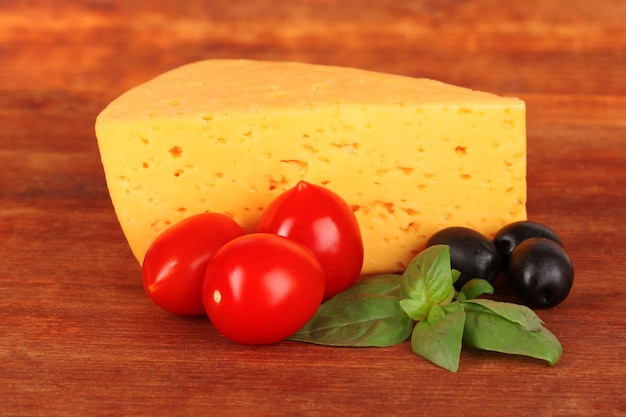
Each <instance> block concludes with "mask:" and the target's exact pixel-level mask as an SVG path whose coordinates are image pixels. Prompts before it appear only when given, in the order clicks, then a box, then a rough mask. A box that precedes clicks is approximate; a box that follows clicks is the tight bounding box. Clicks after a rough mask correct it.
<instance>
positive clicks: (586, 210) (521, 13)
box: [0, 0, 626, 417]
mask: <svg viewBox="0 0 626 417" xmlns="http://www.w3.org/2000/svg"><path fill="white" fill-rule="evenodd" d="M624 22H626V2H620V1H612V0H594V1H589V0H569V1H558V0H530V1H523V2H522V1H520V2H506V1H500V0H421V1H399V0H395V1H391V0H390V1H379V2H375V1H371V2H369V1H368V2H363V1H357V0H348V1H343V2H342V1H338V0H294V1H285V2H280V1H276V0H242V1H232V2H231V1H226V0H217V1H211V0H209V1H201V0H182V1H164V0H160V1H139V0H84V1H78V0H74V1H69V0H64V1H61V0H47V1H46V0H30V1H28V0H12V1H2V2H0V242H1V246H0V416H2V417H5V416H7V417H8V416H72V415H76V416H124V415H128V416H131V415H132V416H142V415H146V416H148V415H155V416H156V415H159V416H178V415H180V416H183V415H186V416H200V415H215V416H236V415H244V416H257V415H258V416H268V415H275V416H279V415H289V416H299V415H309V416H333V415H352V416H354V415H375V416H385V415H394V416H402V415H428V416H436V415H467V416H474V415H480V416H514V415H535V416H548V415H549V416H593V415H602V416H626V399H625V398H626V375H625V372H626V313H625V311H626V301H625V300H626V290H625V286H626V254H625V253H624V250H625V249H624V228H625V226H626V224H625V218H626V209H625V204H626V195H625V192H624V186H625V185H626V170H625V168H624V160H625V158H626V150H625V149H626V24H625V23H624ZM217 57H219V58H224V57H232V58H240V57H244V58H256V59H272V60H297V61H306V62H315V63H327V64H337V65H349V66H356V67H361V68H366V69H372V70H379V71H385V72H390V73H397V74H405V75H411V76H420V77H432V78H436V79H439V80H442V81H446V82H449V83H453V84H458V85H462V86H466V87H471V88H476V89H483V90H487V91H492V92H495V93H500V94H510V95H516V96H519V97H521V98H523V99H524V100H526V102H527V105H528V164H529V173H528V182H529V203H528V209H529V214H530V218H531V219H533V220H536V221H541V222H545V223H547V224H549V225H550V226H552V227H553V228H554V229H556V230H557V231H558V232H559V233H560V234H561V236H562V238H563V240H564V242H565V246H566V248H567V250H568V251H569V253H570V255H571V256H572V258H573V261H574V264H575V268H576V281H575V285H574V288H573V290H572V292H571V294H570V297H569V298H568V299H567V300H566V301H565V302H564V303H563V304H561V305H560V306H558V307H556V308H554V309H551V310H545V311H540V312H539V315H540V317H541V318H542V319H544V321H545V322H546V326H547V327H548V328H549V329H550V330H552V331H553V332H554V333H555V334H556V335H557V337H558V338H559V339H560V341H561V343H562V344H563V348H564V353H563V357H562V359H561V361H560V362H559V363H558V364H557V365H556V366H554V367H548V366H546V365H544V364H543V363H542V362H537V361H535V360H531V359H527V358H523V357H513V356H507V355H499V354H493V353H486V352H480V351H475V350H469V349H467V350H464V351H463V354H462V357H461V368H460V371H459V372H458V373H457V374H453V373H448V372H446V371H443V370H441V369H439V368H437V367H435V366H433V365H431V364H430V363H428V362H426V361H425V360H423V359H420V358H418V357H416V356H415V355H413V354H412V353H411V351H410V347H409V345H408V344H406V343H405V344H401V345H398V346H395V347H391V348H384V349H339V348H325V347H316V346H309V345H305V344H297V343H290V342H284V343H280V344H277V345H274V346H266V347H246V346H240V345H236V344H234V343H231V342H229V341H227V340H226V339H224V338H223V337H221V336H220V335H219V334H217V333H216V331H215V330H214V329H213V327H212V326H211V325H210V323H209V322H208V320H206V319H203V318H196V319H184V318H178V317H174V316H171V315H168V314H166V313H164V312H162V311H160V310H159V309H157V308H156V307H155V306H154V305H153V304H151V302H150V301H149V299H148V298H147V296H146V295H145V294H144V292H143V289H142V286H141V282H140V269H139V266H138V265H137V263H136V262H135V260H134V259H133V257H132V256H131V254H130V251H129V249H128V247H127V245H126V242H125V240H124V237H123V235H122V233H121V231H120V229H119V226H118V223H117V220H116V218H115V215H114V213H113V210H112V207H111V204H110V201H109V199H108V194H107V190H106V185H105V182H104V177H103V173H102V167H101V165H100V161H99V155H98V149H97V146H96V140H95V137H94V132H93V124H94V120H95V117H96V115H97V114H98V113H99V112H100V110H102V109H103V108H104V106H105V105H106V104H107V103H108V102H109V101H110V100H112V99H114V98H115V97H116V96H118V95H119V94H121V93H122V92H123V91H125V90H126V89H128V88H130V87H132V86H134V85H135V84H138V83H140V82H143V81H145V80H147V79H149V78H151V77H153V76H155V75H157V74H158V73H160V72H162V71H165V70H168V69H171V68H173V67H175V66H178V65H181V64H184V63H187V62H190V61H194V60H198V59H204V58H217ZM502 290H503V291H504V294H506V288H503V289H502Z"/></svg>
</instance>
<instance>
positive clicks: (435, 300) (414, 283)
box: [400, 245, 455, 321]
mask: <svg viewBox="0 0 626 417" xmlns="http://www.w3.org/2000/svg"><path fill="white" fill-rule="evenodd" d="M400 285H401V287H402V292H403V294H404V297H405V298H408V299H411V300H414V301H413V302H412V303H411V314H412V315H411V317H412V318H413V319H414V320H418V321H421V320H425V319H426V318H427V317H428V313H429V312H430V309H431V307H432V306H434V305H436V304H441V305H444V304H447V303H448V302H450V301H452V299H453V298H454V295H455V291H454V285H453V284H452V270H451V268H450V247H449V246H447V245H434V246H431V247H429V248H426V249H425V250H423V251H422V252H420V253H419V254H418V255H417V256H415V258H413V260H412V261H411V262H410V263H409V266H408V267H407V269H406V270H405V271H404V273H403V274H402V279H401V280H400Z"/></svg>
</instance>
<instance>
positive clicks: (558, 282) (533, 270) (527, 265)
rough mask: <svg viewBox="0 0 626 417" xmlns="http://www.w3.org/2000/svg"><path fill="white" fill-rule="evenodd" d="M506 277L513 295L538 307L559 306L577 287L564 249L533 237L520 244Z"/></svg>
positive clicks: (569, 260) (515, 250)
mask: <svg viewBox="0 0 626 417" xmlns="http://www.w3.org/2000/svg"><path fill="white" fill-rule="evenodd" d="M507 275H508V277H509V283H510V285H511V288H512V289H513V292H515V294H516V295H517V296H518V297H519V298H520V300H521V301H522V302H523V303H524V304H526V305H527V306H528V307H535V308H548V307H554V306H556V305H557V304H560V303H561V302H562V301H563V300H565V298H567V295H568V294H569V292H570V290H571V288H572V285H573V284H574V267H573V265H572V261H571V259H570V258H569V256H568V255H567V253H566V252H565V249H563V247H562V246H561V245H559V244H558V243H557V242H555V241H553V240H550V239H546V238H530V239H526V240H524V241H523V242H522V243H520V244H519V245H517V247H516V248H515V249H514V250H513V252H512V253H511V258H510V260H509V265H508V267H507Z"/></svg>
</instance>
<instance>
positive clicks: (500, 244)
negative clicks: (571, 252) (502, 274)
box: [493, 220, 563, 269]
mask: <svg viewBox="0 0 626 417" xmlns="http://www.w3.org/2000/svg"><path fill="white" fill-rule="evenodd" d="M531 237H543V238H546V239H550V240H553V241H555V242H556V243H558V244H559V245H561V246H563V243H562V242H561V238H560V237H559V236H558V235H557V234H556V232H555V231H554V230H552V229H550V228H549V227H547V226H544V225H543V224H541V223H536V222H531V221H528V220H523V221H519V222H514V223H510V224H508V225H506V226H504V227H503V228H502V229H500V230H499V231H498V233H496V235H495V236H494V238H493V244H494V245H496V250H497V251H498V253H499V254H500V257H501V258H502V268H503V269H506V265H507V264H508V262H509V258H510V257H511V253H512V252H513V250H514V249H515V248H516V247H517V245H519V244H520V243H522V242H523V241H525V240H526V239H530V238H531Z"/></svg>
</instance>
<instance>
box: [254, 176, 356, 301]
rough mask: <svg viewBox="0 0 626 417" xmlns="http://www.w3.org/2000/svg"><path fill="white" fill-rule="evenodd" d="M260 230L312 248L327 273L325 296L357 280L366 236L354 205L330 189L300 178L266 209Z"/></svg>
mask: <svg viewBox="0 0 626 417" xmlns="http://www.w3.org/2000/svg"><path fill="white" fill-rule="evenodd" d="M257 232H264V233H275V234H278V235H281V236H285V237H287V238H289V239H291V240H294V241H296V242H299V243H301V244H302V245H304V246H306V247H308V248H309V249H311V251H313V253H314V254H315V255H316V256H317V258H318V259H319V261H320V264H321V265H322V268H323V269H324V272H325V273H326V291H325V293H324V299H325V300H326V299H328V298H330V297H332V296H333V295H335V294H338V293H340V292H341V291H343V290H345V289H347V288H348V287H350V286H351V285H352V284H354V283H355V282H356V280H357V279H358V278H359V275H360V274H361V269H362V268H363V239H362V238H361V230H360V229H359V224H358V223H357V220H356V218H355V217H354V213H353V212H352V210H351V209H350V206H349V205H348V204H347V203H346V202H345V201H344V200H343V199H342V198H341V197H339V196H338V195H337V194H336V193H334V192H332V191H330V190H329V189H327V188H324V187H321V186H317V185H313V184H309V183H307V182H305V181H300V182H299V183H298V184H297V185H296V186H295V187H294V188H291V189H290V190H287V191H286V192H284V193H283V194H281V195H280V196H278V197H277V198H276V199H275V200H274V201H273V202H272V203H271V204H270V205H269V206H268V207H267V208H266V209H265V210H264V212H263V214H262V215H261V219H260V220H259V224H258V226H257Z"/></svg>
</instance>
